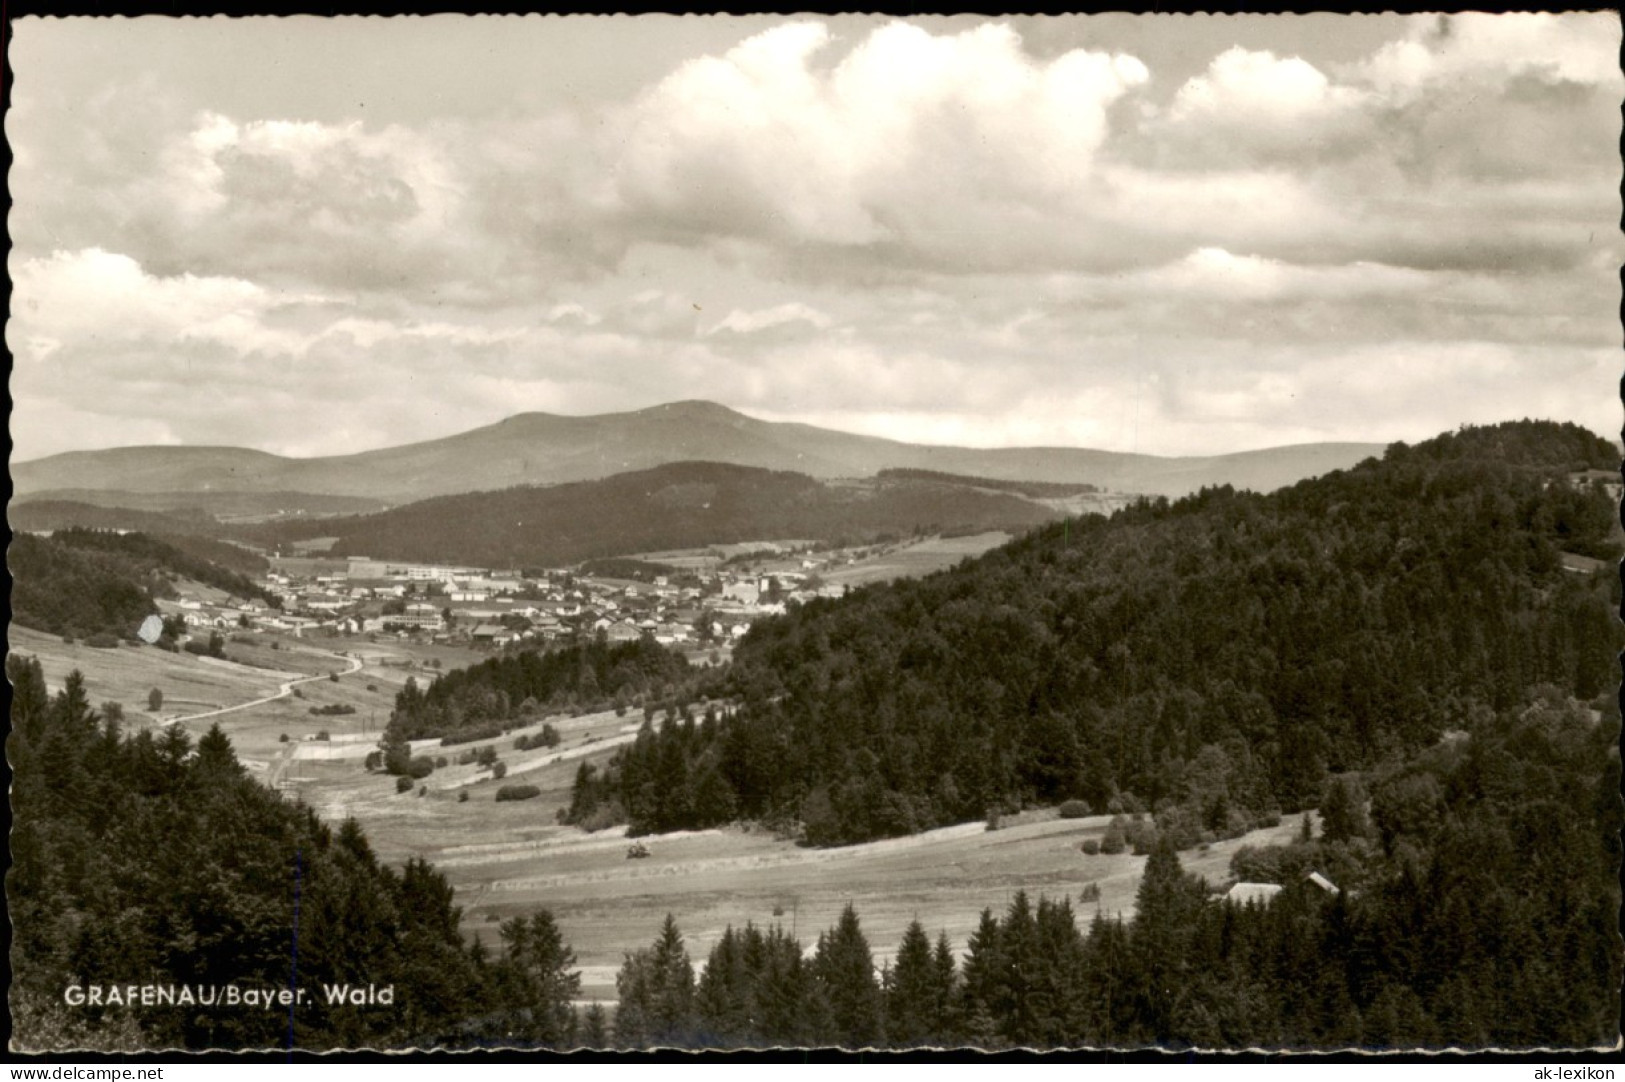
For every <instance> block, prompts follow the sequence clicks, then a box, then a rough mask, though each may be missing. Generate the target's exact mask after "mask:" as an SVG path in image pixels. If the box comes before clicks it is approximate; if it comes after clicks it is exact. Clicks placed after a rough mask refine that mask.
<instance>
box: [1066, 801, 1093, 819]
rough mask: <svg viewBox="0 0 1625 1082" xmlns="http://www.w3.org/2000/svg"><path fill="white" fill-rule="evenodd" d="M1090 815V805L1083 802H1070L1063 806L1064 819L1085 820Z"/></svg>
mask: <svg viewBox="0 0 1625 1082" xmlns="http://www.w3.org/2000/svg"><path fill="white" fill-rule="evenodd" d="M1088 815H1089V805H1088V804H1085V803H1084V802H1083V801H1081V800H1068V801H1067V802H1066V803H1064V804H1062V805H1061V818H1062V819H1084V818H1087V817H1088Z"/></svg>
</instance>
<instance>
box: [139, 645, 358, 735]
mask: <svg viewBox="0 0 1625 1082" xmlns="http://www.w3.org/2000/svg"><path fill="white" fill-rule="evenodd" d="M307 653H312V654H319V655H320V656H322V657H331V658H337V659H339V660H340V661H343V662H345V663H346V664H348V665H349V666H350V667H349V668H348V669H346V670H345V671H344V672H343V673H342V674H340V675H343V676H350V675H352V674H354V673H358V672H360V671H361V667H362V662H361V659H360V658H356V657H347V656H345V655H344V654H329V653H325V652H323V651H319V650H310V651H307ZM206 660H207V659H206ZM330 679H332V677H330V676H324V675H320V674H318V675H316V676H302V677H300V678H299V679H297V680H288V681H286V682H284V683H283V684H282V690H280V691H278V692H277V693H276V694H275V695H266V696H265V697H263V698H259V699H250V700H249V701H248V702H246V703H237V704H236V705H234V706H223V707H221V708H220V709H218V710H205V711H204V712H203V713H201V714H187V715H185V716H184V717H178V718H168V719H166V720H165V721H164V724H165V725H173V724H175V723H176V722H179V721H200V720H202V719H203V718H214V717H219V716H220V715H221V714H231V713H235V712H236V711H238V710H247V709H248V708H249V707H251V706H264V705H265V704H266V703H274V702H276V701H277V700H278V699H286V698H287V697H288V696H289V695H292V694H293V689H294V688H296V687H298V686H299V685H300V684H309V683H311V682H313V681H316V680H330Z"/></svg>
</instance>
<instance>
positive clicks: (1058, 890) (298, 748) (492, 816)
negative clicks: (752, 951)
mask: <svg viewBox="0 0 1625 1082" xmlns="http://www.w3.org/2000/svg"><path fill="white" fill-rule="evenodd" d="M11 648H12V649H13V650H14V651H17V652H21V653H24V654H32V655H35V656H38V657H40V660H41V663H42V664H43V665H44V667H45V672H46V676H47V679H48V681H49V682H50V683H51V684H52V686H60V683H61V680H62V679H63V678H64V677H65V676H66V674H67V672H68V671H70V670H71V669H72V668H75V667H78V668H80V669H81V670H83V672H84V673H85V676H86V681H87V688H88V691H89V693H90V695H91V699H92V702H95V703H101V702H105V701H108V700H117V701H121V702H123V703H124V704H125V706H126V712H127V713H128V714H129V715H130V717H131V722H132V724H134V725H136V726H140V725H143V724H145V725H150V724H153V723H154V722H156V721H157V720H158V718H157V717H154V716H152V715H149V714H147V713H146V712H145V711H144V710H142V709H141V708H142V707H144V706H145V705H146V692H147V690H148V689H149V688H150V687H153V686H158V687H161V688H164V689H165V695H166V707H165V709H163V710H161V711H159V712H158V714H159V715H160V716H163V717H170V716H173V715H175V714H180V713H183V712H184V713H186V714H192V713H199V712H204V711H213V710H219V709H221V708H224V707H230V706H232V705H234V704H238V703H246V702H250V701H251V700H255V699H266V701H263V702H259V703H257V704H255V705H252V706H249V707H247V708H245V709H240V710H234V711H230V712H227V713H221V714H219V715H217V716H213V717H209V718H204V719H198V720H193V721H182V722H181V724H183V725H185V726H186V728H187V729H188V730H189V731H191V732H192V734H193V736H194V737H196V736H197V735H200V734H201V733H202V732H203V731H204V730H205V729H206V727H207V725H208V724H210V723H213V722H218V723H219V725H220V726H221V728H222V729H223V730H224V731H225V733H226V734H227V735H228V736H229V737H230V738H231V740H232V743H233V745H234V747H235V748H236V750H237V753H238V756H239V758H240V759H241V760H242V761H243V762H244V764H245V765H246V766H248V767H249V768H250V769H251V770H253V771H254V772H255V773H256V774H257V775H258V776H259V777H261V778H262V780H265V781H267V782H268V783H275V782H279V781H280V782H281V783H282V787H283V788H284V789H286V790H288V791H290V793H293V794H297V796H298V797H299V798H300V799H302V800H303V801H305V802H306V803H307V804H310V805H311V806H312V807H314V808H315V809H316V810H317V812H318V813H319V814H321V815H322V816H323V817H324V818H326V819H327V820H329V821H330V822H338V821H340V820H342V819H343V818H345V817H347V816H353V817H354V818H356V819H357V820H358V821H359V822H360V823H361V825H362V826H363V827H364V828H365V830H366V832H367V836H368V838H369V839H370V840H371V842H372V845H373V847H374V848H375V849H376V850H377V852H378V854H379V856H380V857H381V858H382V859H384V860H385V861H387V862H389V863H392V864H399V863H402V862H404V861H405V860H406V859H408V858H409V857H413V856H418V857H424V858H427V859H428V860H430V861H432V862H433V863H434V864H435V865H436V866H437V867H438V868H440V869H441V870H442V871H444V872H445V874H446V875H447V877H448V878H449V879H450V881H451V882H452V884H453V886H454V887H455V888H456V891H457V903H458V904H459V905H461V906H462V907H463V930H464V933H465V934H466V935H468V936H470V937H473V936H476V935H478V936H481V937H483V938H484V939H485V940H486V942H487V943H488V944H489V945H491V946H495V944H496V938H497V925H498V922H500V921H502V920H505V919H507V918H508V917H512V916H516V915H520V914H525V913H529V912H530V911H532V910H534V909H538V908H542V907H546V908H548V909H550V910H552V912H553V914H554V916H555V917H556V918H557V919H558V922H559V925H560V928H561V930H562V931H563V933H564V936H565V939H566V941H567V942H569V943H570V945H571V946H572V947H573V948H574V950H575V953H576V958H577V960H578V962H579V964H580V969H581V972H582V990H581V996H582V999H583V1001H594V1000H597V1001H604V1002H611V1001H613V1000H614V998H615V974H616V971H617V970H618V968H619V967H620V964H621V962H622V960H623V958H624V956H625V954H626V953H627V952H628V951H631V950H635V949H637V948H639V947H643V946H646V945H648V944H649V942H650V941H652V940H653V938H654V936H655V934H656V932H657V931H658V929H659V926H660V923H661V921H662V920H663V919H664V917H665V916H666V914H667V913H671V914H672V915H673V916H675V918H676V920H677V923H678V926H679V927H680V928H681V930H682V931H683V934H684V936H685V939H686V942H687V946H688V951H689V955H690V957H691V958H693V959H694V960H695V962H696V964H698V963H699V962H701V961H703V959H704V958H705V956H706V955H707V953H708V952H709V951H710V949H711V946H712V945H713V944H714V943H715V942H716V940H717V939H718V938H720V936H721V935H722V932H723V930H724V929H725V928H726V927H727V926H728V925H730V924H732V925H734V926H736V927H737V926H741V925H743V924H744V923H745V922H747V921H754V922H756V923H757V924H759V925H766V924H773V923H780V924H782V925H784V926H785V927H786V928H788V929H790V930H792V931H793V932H794V933H795V934H796V935H797V936H798V937H799V938H800V939H801V941H802V942H803V943H804V944H806V945H807V946H808V947H809V949H810V947H811V945H812V944H813V943H814V942H816V940H817V937H818V934H819V932H821V931H823V930H825V929H827V928H830V927H831V926H833V925H834V923H835V922H836V919H837V918H838V917H839V915H840V911H841V909H842V908H843V907H844V906H845V905H846V904H847V903H849V902H850V903H852V904H853V905H854V906H855V907H856V909H857V912H858V915H859V917H860V918H861V919H862V922H863V928H864V931H865V933H866V935H867V936H868V938H869V941H870V944H871V945H872V947H873V948H874V951H875V955H876V964H879V963H880V961H881V960H882V959H884V958H889V957H890V956H891V955H892V954H893V953H894V952H895V951H896V949H897V945H898V943H899V942H900V940H901V939H902V934H903V930H904V928H905V927H906V926H907V925H908V923H909V922H910V921H912V920H914V919H918V920H919V921H920V922H921V923H922V924H923V925H924V926H925V928H926V930H927V931H928V932H929V933H930V935H931V936H932V937H933V938H935V936H936V935H937V933H938V932H940V931H946V932H947V934H948V937H949V939H950V940H951V941H952V943H953V945H954V948H955V949H956V950H957V951H961V952H963V950H964V948H965V943H966V940H967V938H968V937H969V935H970V933H971V932H972V930H973V929H974V928H975V926H976V923H977V920H978V918H979V915H980V912H981V910H982V909H983V908H984V907H992V908H993V909H994V910H995V911H996V912H1002V911H1003V909H1004V907H1005V906H1006V905H1007V904H1008V902H1009V900H1010V898H1011V897H1012V896H1013V895H1014V893H1015V892H1016V891H1017V890H1023V889H1024V890H1026V891H1027V892H1028V893H1029V894H1030V895H1033V896H1034V897H1035V898H1036V896H1037V895H1038V894H1040V893H1042V894H1046V895H1049V896H1050V897H1061V896H1063V895H1064V896H1068V897H1070V898H1071V899H1072V900H1073V906H1074V910H1075V912H1076V913H1077V916H1078V920H1079V922H1080V925H1084V926H1086V925H1087V922H1088V921H1090V920H1092V919H1093V917H1094V915H1095V913H1096V912H1097V910H1098V911H1100V912H1103V913H1105V914H1106V915H1107V916H1108V917H1110V916H1116V915H1121V916H1123V917H1124V918H1128V917H1130V916H1132V913H1133V908H1134V897H1135V893H1136V891H1137V889H1138V886H1139V880H1140V875H1141V871H1142V868H1143V866H1144V858H1143V857H1135V856H1133V855H1131V854H1127V853H1124V854H1120V855H1115V856H1108V855H1096V856H1087V855H1085V854H1083V853H1082V852H1081V851H1080V849H1079V843H1080V842H1082V841H1083V840H1084V839H1086V838H1091V837H1094V838H1098V837H1100V836H1101V835H1102V834H1103V832H1104V830H1105V826H1106V823H1107V817H1104V816H1096V817H1092V818H1086V819H1066V820H1063V819H1059V818H1057V817H1056V813H1055V811H1054V810H1052V809H1035V810H1033V811H1029V812H1026V813H1023V814H1021V815H1016V816H1008V817H1006V818H1005V820H1004V825H1003V827H1002V829H1000V830H997V831H989V830H987V829H986V827H985V825H984V824H983V823H980V822H976V823H967V824H961V825H959V826H953V827H948V828H944V829H940V830H935V831H930V832H927V833H924V834H920V835H917V836H913V837H908V838H897V839H891V840H887V841H879V842H872V843H869V844H865V845H857V846H850V847H845V848H840V849H807V848H802V847H799V846H797V845H795V844H794V843H793V842H790V841H787V840H784V839H781V838H778V837H776V836H774V835H773V834H772V833H771V832H768V831H764V830H760V829H749V828H746V827H733V828H729V829H726V830H708V831H699V832H693V833H683V834H670V835H658V836H653V837H649V838H645V839H642V841H643V844H644V845H645V846H646V847H647V849H648V852H649V855H648V857H647V858H644V859H636V860H634V859H629V858H628V856H627V850H628V847H629V845H630V842H629V841H628V839H627V838H626V837H625V831H624V828H617V829H612V830H606V831H601V832H599V833H596V834H588V833H585V832H583V831H581V830H579V829H577V828H575V827H566V826H561V825H559V824H558V822H557V820H556V813H557V812H558V811H559V810H560V809H562V808H563V807H565V806H566V805H567V804H568V803H569V797H570V784H571V781H572V779H573V778H574V775H575V772H576V770H577V769H578V767H579V765H580V764H581V763H582V762H584V761H597V762H602V761H604V760H607V759H608V758H609V756H610V755H612V754H613V753H614V749H615V748H616V747H617V746H619V745H621V744H624V743H626V742H628V741H630V740H631V739H632V738H633V737H634V736H635V734H636V732H637V728H638V725H639V723H640V722H641V720H642V719H641V717H640V716H639V715H638V714H637V713H628V714H627V715H626V716H624V717H618V716H616V715H615V714H614V713H613V712H605V713H599V714H589V715H584V716H581V717H567V716H563V717H561V716H555V717H551V718H548V719H546V720H547V722H548V723H549V724H551V725H553V727H554V728H555V729H556V730H557V731H558V733H559V735H560V738H561V740H560V743H559V744H558V745H557V746H556V747H553V748H538V749H534V750H530V751H523V752H521V751H516V750H515V749H514V746H513V745H514V741H515V740H516V739H517V738H518V737H519V736H520V735H521V734H527V735H528V734H530V733H534V732H539V731H540V729H541V725H542V720H541V719H538V720H537V721H536V722H535V723H533V724H532V725H530V726H528V727H526V728H525V729H521V730H515V731H514V732H512V733H509V734H508V735H507V736H505V737H502V738H500V739H498V740H486V741H479V742H476V743H473V744H467V745H458V746H454V747H449V748H439V747H433V746H430V747H426V748H423V749H420V750H419V751H418V754H426V755H429V756H431V757H437V756H445V757H446V758H447V759H448V761H449V765H447V766H446V767H443V768H441V769H437V770H436V771H435V772H434V773H433V774H431V775H430V776H429V777H427V778H425V779H423V781H422V782H421V783H420V784H421V786H422V788H423V789H424V792H423V793H422V794H421V795H420V794H419V792H418V791H417V790H413V791H411V792H408V793H404V794H401V793H397V792H396V791H395V779H394V778H393V777H390V776H387V775H383V774H369V773H367V772H366V771H365V769H364V768H363V765H362V764H363V761H364V760H365V757H366V755H367V754H368V752H370V751H372V750H374V748H375V747H376V742H377V739H378V736H379V735H380V734H381V733H382V730H383V725H384V723H385V721H387V719H388V716H389V710H390V707H391V705H392V703H393V700H394V696H395V693H396V692H397V691H399V690H400V688H401V687H402V686H404V684H405V682H406V680H407V679H408V678H409V677H415V678H417V679H418V680H419V682H420V683H424V682H426V681H427V680H428V679H430V678H432V676H433V673H434V670H433V669H432V668H431V667H430V664H431V658H430V657H428V656H427V654H426V653H425V654H423V656H419V654H418V653H415V652H414V651H413V650H412V649H411V648H409V647H402V646H399V645H396V644H389V645H376V646H375V645H371V644H368V643H366V642H365V641H364V640H344V639H336V640H311V641H297V640H281V641H280V642H279V648H278V649H276V650H271V649H269V646H268V642H267V641H262V640H256V641H255V642H254V643H236V644H231V645H228V653H235V654H236V655H237V656H240V657H243V658H245V659H247V660H252V661H254V662H255V663H256V664H272V663H275V664H277V665H278V668H277V669H269V668H258V667H255V666H253V665H245V664H233V663H225V662H220V661H211V660H209V659H202V658H196V657H192V656H190V655H171V654H164V653H162V652H160V651H157V650H153V649H151V648H141V649H136V648H130V647H121V648H120V649H118V650H92V649H90V648H88V647H84V646H69V645H67V644H64V643H62V642H61V641H60V640H59V639H56V638H54V637H52V636H47V635H41V634H38V633H36V632H31V631H27V630H26V629H19V628H15V627H14V628H13V629H12V642H11ZM437 649H439V652H440V653H441V654H443V653H444V649H443V648H437ZM435 656H436V657H439V654H436V655H435ZM475 659H476V656H474V655H471V656H470V657H468V658H466V659H465V658H461V657H443V658H440V660H441V662H442V664H443V665H444V666H445V667H448V668H449V667H451V666H453V665H456V664H467V663H469V662H470V661H472V660H475ZM351 669H353V670H354V671H347V670H351ZM326 672H337V673H339V679H338V680H336V681H335V680H332V679H322V678H318V679H315V680H311V681H309V682H308V683H303V684H301V685H299V686H298V687H297V690H298V691H299V693H300V694H299V696H298V697H296V696H294V695H292V694H290V695H287V696H284V697H280V698H270V699H267V697H268V696H275V695H276V694H277V692H278V691H279V690H280V688H281V686H282V685H284V684H285V683H286V682H288V681H289V680H290V679H294V680H297V679H299V678H301V677H308V676H310V675H313V674H314V675H318V676H319V675H320V674H322V673H326ZM183 703H184V705H182V704H183ZM334 704H342V705H347V706H351V707H354V709H355V712H354V713H351V714H340V715H312V714H311V713H310V710H311V708H312V707H322V706H328V705H334ZM171 707H173V709H171ZM320 732H326V733H327V734H328V739H326V740H316V739H311V738H313V737H315V736H316V735H317V734H318V733H320ZM284 735H286V736H287V739H286V740H283V739H282V737H283V736H284ZM486 744H493V745H495V747H496V748H497V752H498V754H499V756H500V758H501V760H502V762H503V763H504V764H505V765H506V777H505V778H503V779H500V780H499V779H496V778H494V777H493V775H492V772H491V771H490V770H489V769H485V768H480V767H477V766H475V765H474V764H468V765H464V766H458V765H455V761H456V757H457V755H458V754H459V753H460V752H462V751H464V750H466V749H468V748H471V747H480V746H483V745H486ZM516 783H520V784H529V785H535V786H537V787H538V788H539V789H540V795H539V796H537V797H536V798H534V799H530V800H524V801H513V802H503V803H497V802H496V800H495V795H496V791H497V790H498V788H500V787H501V786H502V785H508V784H516ZM465 793H466V794H467V797H466V799H463V795H464V794H465ZM1296 829H1297V824H1296V822H1295V821H1294V820H1290V819H1289V820H1286V821H1283V823H1282V824H1281V825H1280V826H1279V827H1276V828H1273V829H1270V830H1264V831H1255V832H1254V833H1252V834H1250V835H1248V836H1246V837H1244V838H1238V839H1233V840H1231V841H1227V842H1220V843H1216V844H1214V845H1212V846H1211V847H1209V848H1207V849H1204V850H1201V851H1193V852H1190V853H1186V854H1182V856H1181V859H1182V861H1183V862H1184V865H1185V867H1186V868H1187V869H1188V870H1190V871H1193V872H1195V873H1197V874H1200V875H1203V876H1205V877H1206V878H1207V879H1208V880H1209V882H1212V883H1218V882H1221V881H1223V880H1225V879H1226V878H1228V869H1229V862H1230V857H1231V855H1232V854H1233V853H1234V852H1235V851H1236V849H1238V848H1240V847H1241V846H1242V845H1244V844H1253V845H1260V844H1274V843H1285V842H1287V841H1289V840H1290V839H1291V837H1292V835H1293V833H1294V831H1295V830H1296ZM1090 884H1095V885H1096V886H1098V888H1099V891H1100V900H1099V901H1098V902H1088V903H1080V902H1079V901H1078V898H1079V896H1080V894H1081V892H1082V891H1083V890H1084V888H1085V887H1087V886H1088V885H1090Z"/></svg>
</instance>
